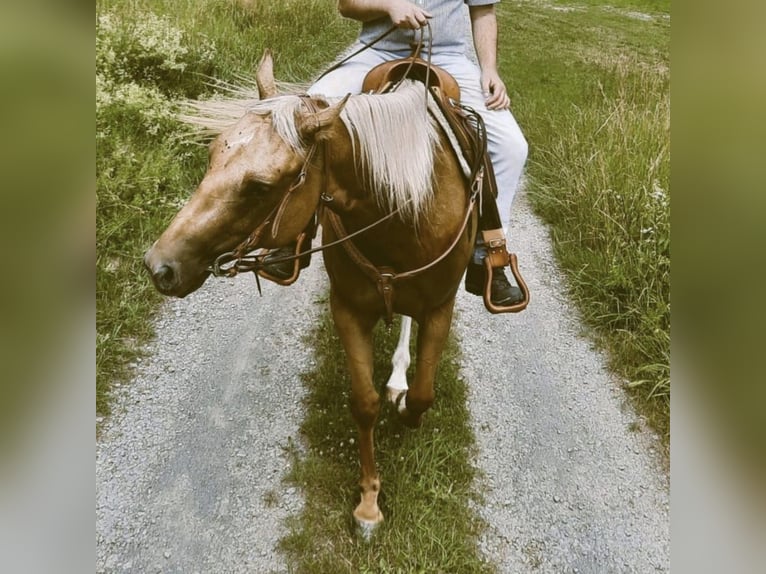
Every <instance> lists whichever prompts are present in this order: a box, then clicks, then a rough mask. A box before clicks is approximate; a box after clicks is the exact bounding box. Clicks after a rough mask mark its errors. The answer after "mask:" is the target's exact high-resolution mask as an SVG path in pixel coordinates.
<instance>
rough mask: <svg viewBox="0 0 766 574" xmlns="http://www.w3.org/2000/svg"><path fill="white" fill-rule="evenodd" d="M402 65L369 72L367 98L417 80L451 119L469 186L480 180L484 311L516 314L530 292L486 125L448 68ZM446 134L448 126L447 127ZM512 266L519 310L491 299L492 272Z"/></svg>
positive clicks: (412, 59) (416, 61)
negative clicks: (508, 239) (513, 246)
mask: <svg viewBox="0 0 766 574" xmlns="http://www.w3.org/2000/svg"><path fill="white" fill-rule="evenodd" d="M418 52H419V50H416V51H415V52H414V53H413V55H411V56H409V57H407V58H403V59H400V60H392V61H390V62H384V63H383V64H379V65H378V66H376V67H374V68H373V69H372V70H370V71H369V72H368V73H367V76H366V77H365V78H364V82H363V83H362V92H363V93H373V94H380V93H386V92H389V91H393V90H395V89H396V88H397V87H398V86H399V84H401V82H402V81H403V80H405V79H412V80H418V81H420V82H422V83H423V84H425V85H426V86H427V88H428V90H429V92H430V93H431V95H432V96H433V98H434V100H435V101H436V103H437V105H438V107H439V110H440V111H441V112H442V114H443V116H444V118H446V120H447V123H448V124H449V128H450V129H451V131H452V133H454V135H455V139H456V140H457V144H458V145H459V147H460V150H458V149H455V153H456V154H458V156H459V155H460V152H462V154H463V157H464V158H465V160H466V161H467V163H468V166H469V171H470V175H468V174H467V177H468V179H469V184H471V185H474V183H475V182H476V181H477V179H478V181H479V184H480V185H481V199H480V206H481V209H480V210H479V229H480V230H482V231H481V233H482V239H483V241H484V244H485V246H486V248H487V252H488V255H487V257H486V258H485V260H484V265H485V267H486V271H487V273H486V277H487V279H486V280H485V289H484V306H485V307H486V308H487V310H488V311H490V312H491V313H516V312H519V311H522V310H524V309H525V308H526V306H527V304H528V303H529V290H528V289H527V285H526V282H525V281H524V278H523V277H522V276H521V273H520V272H519V270H518V261H517V257H516V254H515V253H508V250H507V248H506V243H505V235H504V234H503V231H502V222H501V220H500V213H499V212H498V209H497V202H496V201H495V200H496V198H497V193H498V189H497V181H496V180H495V172H494V169H493V167H492V162H491V161H490V159H489V154H487V145H486V132H485V129H484V122H483V121H482V119H481V116H479V114H478V113H476V112H475V111H474V110H472V109H470V108H469V107H467V106H464V105H461V103H460V87H459V86H458V83H457V82H456V81H455V79H454V78H453V77H452V76H451V75H450V74H449V73H448V72H447V71H446V70H444V69H442V68H439V67H438V66H435V65H433V64H431V63H430V62H426V61H425V60H423V59H422V58H420V57H419V55H418ZM442 128H444V129H445V132H446V131H447V128H446V127H445V126H442ZM507 265H508V266H510V268H511V272H512V273H513V276H514V278H515V279H516V282H517V283H518V284H519V287H520V288H521V290H522V293H523V294H524V299H523V300H522V301H520V302H519V303H516V304H515V305H510V306H497V305H495V304H494V303H492V300H491V297H490V280H489V278H490V277H491V276H492V269H493V268H504V267H505V266H507Z"/></svg>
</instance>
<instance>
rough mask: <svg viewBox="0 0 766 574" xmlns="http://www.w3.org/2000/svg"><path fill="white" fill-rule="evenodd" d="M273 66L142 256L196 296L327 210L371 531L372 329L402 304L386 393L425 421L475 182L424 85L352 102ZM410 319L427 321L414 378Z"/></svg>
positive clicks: (157, 278)
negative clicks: (318, 91)
mask: <svg viewBox="0 0 766 574" xmlns="http://www.w3.org/2000/svg"><path fill="white" fill-rule="evenodd" d="M272 65H273V63H272V61H271V58H270V55H268V54H266V55H265V56H264V58H263V60H262V61H261V64H260V65H259V67H258V69H257V72H256V82H257V86H258V92H259V99H258V100H254V101H253V102H252V103H251V105H250V106H249V108H248V109H247V111H246V113H244V115H242V117H241V118H239V119H238V120H236V121H235V122H234V123H233V125H230V126H228V127H226V128H223V129H221V130H220V133H219V134H218V136H217V137H216V138H215V139H214V140H213V141H212V143H210V145H209V165H208V168H207V172H206V173H205V175H204V177H203V179H202V181H201V182H200V184H199V186H198V188H197V189H196V191H195V192H194V193H193V195H192V196H191V198H190V199H189V201H188V203H186V205H185V206H184V207H183V208H182V209H181V210H180V211H179V212H178V213H177V214H176V216H175V218H174V219H173V220H172V221H171V223H170V224H169V226H168V227H167V229H166V230H165V231H164V232H163V233H162V235H161V236H160V238H159V239H158V240H157V241H156V242H155V243H154V244H153V245H152V247H151V248H150V249H149V250H148V251H147V252H146V254H145V256H144V264H145V267H146V268H147V270H148V271H149V273H150V275H151V278H152V280H153V282H154V285H155V286H156V288H157V289H158V290H159V291H160V292H161V293H163V294H165V295H170V296H176V297H184V296H186V295H188V294H189V293H191V292H193V291H194V290H196V289H197V288H199V287H200V286H201V285H202V284H203V283H204V282H205V280H206V279H207V277H209V276H210V274H211V272H212V270H213V269H214V268H213V267H212V266H213V264H214V262H215V261H216V260H217V259H218V258H219V257H220V256H221V254H223V253H227V252H230V251H231V250H233V249H235V248H236V247H237V246H238V245H239V246H242V245H243V241H244V242H245V244H246V246H247V248H248V249H250V248H252V247H255V246H256V245H255V244H257V247H259V248H264V249H272V248H278V247H282V246H286V245H289V244H291V243H292V242H294V241H295V239H296V237H298V236H299V235H300V234H301V233H302V231H303V230H304V228H306V227H307V225H309V223H310V222H311V221H312V218H314V217H315V213H317V212H318V217H319V222H320V224H321V229H322V245H323V246H325V247H327V246H329V245H332V246H331V247H329V248H327V249H325V250H324V251H323V253H322V255H323V258H324V266H325V269H326V272H327V275H328V276H329V282H330V309H331V314H332V318H333V321H334V325H335V329H336V331H337V334H338V336H339V339H340V341H341V344H342V346H343V349H344V351H345V356H346V362H347V368H348V371H349V374H350V378H351V393H350V407H351V413H352V415H353V419H354V421H355V423H356V425H357V427H358V437H359V440H358V445H359V457H360V463H361V478H360V487H361V499H360V501H359V503H358V505H357V506H356V508H355V509H354V511H353V516H354V518H355V520H356V522H357V524H358V525H359V526H360V527H361V528H362V531H363V532H364V533H365V535H366V536H368V535H369V533H371V532H372V531H373V530H374V528H375V527H376V526H377V525H378V524H379V523H380V522H381V521H382V520H383V514H382V512H381V510H380V508H379V506H378V494H379V492H380V488H381V481H380V477H379V475H378V472H377V469H376V465H375V454H374V440H373V431H374V426H375V422H376V420H377V418H378V414H379V410H380V408H381V398H380V396H379V393H378V392H377V391H376V389H375V387H374V386H373V379H372V375H373V373H372V370H373V342H372V331H373V328H374V326H375V325H376V324H377V322H378V321H379V320H380V319H381V318H389V319H390V316H391V313H395V314H400V315H402V316H403V320H402V328H401V334H400V337H399V344H398V347H397V350H396V352H395V353H394V359H393V364H394V368H393V373H392V375H391V377H390V379H389V380H388V383H387V385H386V395H387V399H388V400H389V401H391V402H392V403H393V404H394V405H395V408H396V409H397V412H398V413H399V416H400V417H401V419H402V421H403V422H404V423H405V424H406V425H408V426H410V427H418V426H420V424H421V422H422V417H423V415H424V413H425V412H426V411H427V410H428V409H429V407H430V406H431V405H432V403H433V402H434V379H435V376H436V370H437V365H438V364H439V359H440V356H441V354H442V351H443V349H444V346H445V343H446V341H447V337H448V334H449V331H450V326H451V322H452V314H453V308H454V304H455V296H456V293H457V290H458V287H459V284H460V280H461V278H462V276H463V274H464V272H465V270H466V266H467V264H468V262H469V258H470V257H471V254H472V251H473V247H474V240H475V237H476V233H477V227H478V221H477V215H476V213H475V212H476V210H474V209H472V206H473V203H472V198H471V187H472V186H471V183H470V181H468V179H467V177H466V174H465V169H464V168H463V167H461V165H460V161H459V159H458V157H457V154H456V153H455V152H454V151H453V149H452V148H451V147H450V143H449V141H448V137H447V136H446V134H445V133H444V132H443V131H442V130H441V128H440V127H439V125H438V123H437V122H436V121H435V120H434V119H433V118H432V117H430V116H429V114H427V113H426V105H425V100H426V98H428V97H429V96H428V95H427V94H426V90H425V89H424V86H423V85H422V84H418V83H415V82H412V83H410V82H405V83H404V84H403V85H402V86H400V87H399V89H397V90H396V91H394V92H391V93H388V94H381V95H370V94H358V95H347V96H346V97H345V98H342V99H338V98H331V99H328V98H322V97H308V96H299V95H295V94H279V93H278V92H277V88H276V83H275V80H274V76H273V70H272ZM320 205H321V208H320V209H318V208H319V207H320ZM254 229H255V230H257V231H258V232H257V233H254V232H253V230H254ZM359 231H363V232H362V233H359V234H358V235H356V236H355V237H353V241H348V242H347V245H346V247H349V246H350V245H351V244H352V243H353V246H352V247H349V248H347V249H344V248H343V247H341V246H338V245H335V242H338V241H343V240H344V238H345V239H348V235H349V234H354V233H356V232H359ZM254 237H255V240H253V238H254ZM248 238H250V239H251V241H248ZM367 264H372V265H371V267H372V268H373V269H377V270H378V274H377V276H376V275H375V274H374V273H371V271H370V269H369V268H365V265H367ZM413 270H416V271H418V272H414V271H413ZM409 271H413V272H412V273H408V272H409ZM411 320H415V321H416V322H417V323H418V327H419V328H418V334H417V347H416V349H417V351H416V368H415V373H414V379H413V380H412V381H411V383H410V384H409V385H408V384H407V378H406V370H407V367H408V365H409V363H410V355H409V336H410V326H411Z"/></svg>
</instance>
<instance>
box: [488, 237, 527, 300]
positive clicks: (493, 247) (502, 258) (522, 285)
mask: <svg viewBox="0 0 766 574" xmlns="http://www.w3.org/2000/svg"><path fill="white" fill-rule="evenodd" d="M481 236H482V239H484V245H485V247H486V248H487V256H486V257H485V258H484V266H485V267H486V269H487V274H486V277H487V279H486V281H485V283H484V306H485V307H486V308H487V311H489V312H490V313H518V312H519V311H523V310H524V309H526V307H527V305H529V289H528V288H527V283H526V281H524V278H523V277H522V276H521V273H520V272H519V264H518V259H517V257H516V254H515V253H508V250H507V249H506V246H505V235H504V234H503V230H502V229H488V230H484V231H482V232H481ZM506 265H508V266H510V268H511V273H512V274H513V278H514V279H515V280H516V283H518V284H519V289H521V293H522V295H524V298H523V299H522V300H521V301H519V302H518V303H514V304H513V305H495V304H494V303H492V281H491V277H492V269H495V268H500V269H502V268H504V267H505V266H506Z"/></svg>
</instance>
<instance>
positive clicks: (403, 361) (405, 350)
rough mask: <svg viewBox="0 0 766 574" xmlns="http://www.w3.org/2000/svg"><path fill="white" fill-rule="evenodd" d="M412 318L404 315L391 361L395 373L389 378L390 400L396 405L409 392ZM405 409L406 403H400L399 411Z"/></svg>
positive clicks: (387, 385)
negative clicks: (401, 395) (397, 400)
mask: <svg viewBox="0 0 766 574" xmlns="http://www.w3.org/2000/svg"><path fill="white" fill-rule="evenodd" d="M411 327H412V318H411V317H408V316H407V315H402V326H401V331H400V332H399V342H398V343H397V344H396V350H395V351H394V356H393V358H392V359H391V365H392V367H393V371H392V372H391V376H390V377H389V378H388V383H386V388H387V389H388V400H389V401H391V402H392V403H394V404H396V399H397V397H398V396H399V395H400V394H402V393H404V392H406V391H407V367H409V366H410V330H411ZM402 409H404V401H401V402H400V403H399V410H402Z"/></svg>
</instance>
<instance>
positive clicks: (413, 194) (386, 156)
mask: <svg viewBox="0 0 766 574" xmlns="http://www.w3.org/2000/svg"><path fill="white" fill-rule="evenodd" d="M425 94H426V92H425V89H424V87H423V85H422V84H418V83H414V82H407V83H406V84H404V85H403V86H402V87H401V88H400V89H399V90H397V91H396V92H392V93H390V94H386V95H383V96H381V95H367V94H361V95H358V96H355V97H352V98H350V99H349V100H348V103H347V104H346V107H345V108H344V110H343V113H342V114H341V120H342V121H343V123H344V124H345V125H346V128H347V129H348V131H349V133H350V134H351V140H352V143H353V146H354V157H355V158H357V161H358V165H359V167H360V168H361V172H362V173H364V174H366V177H367V179H368V181H366V182H365V184H366V185H367V186H368V187H369V189H370V191H372V192H373V193H374V194H375V197H376V199H377V200H378V203H379V204H380V206H381V207H382V208H384V209H387V210H393V209H396V208H399V209H400V210H401V211H400V213H401V214H402V217H403V218H404V219H408V220H412V221H414V222H415V223H417V220H418V217H419V215H421V214H422V213H423V212H425V211H426V210H427V208H428V206H429V204H430V201H431V199H432V196H433V181H432V174H433V169H434V151H435V150H436V149H437V147H438V146H439V132H438V131H437V128H436V125H435V124H434V123H433V122H432V121H431V119H430V116H429V115H428V113H427V112H426V103H425ZM357 146H358V149H357Z"/></svg>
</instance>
